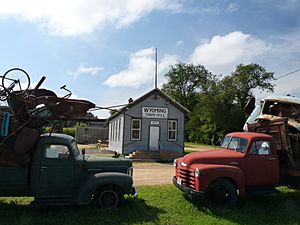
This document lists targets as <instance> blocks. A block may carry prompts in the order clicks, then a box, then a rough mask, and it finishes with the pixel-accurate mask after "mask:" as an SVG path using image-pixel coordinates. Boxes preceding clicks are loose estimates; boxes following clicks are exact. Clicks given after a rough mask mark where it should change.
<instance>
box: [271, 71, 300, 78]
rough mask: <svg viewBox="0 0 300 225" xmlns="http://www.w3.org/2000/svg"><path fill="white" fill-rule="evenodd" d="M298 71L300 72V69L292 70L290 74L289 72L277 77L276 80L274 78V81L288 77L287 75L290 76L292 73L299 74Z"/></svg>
mask: <svg viewBox="0 0 300 225" xmlns="http://www.w3.org/2000/svg"><path fill="white" fill-rule="evenodd" d="M299 71H300V69H296V70H294V71H292V72H289V73H287V74H284V75H282V76H279V77H277V78H275V79H276V80H279V79H280V78H283V77H287V76H289V75H291V74H293V73H296V72H299Z"/></svg>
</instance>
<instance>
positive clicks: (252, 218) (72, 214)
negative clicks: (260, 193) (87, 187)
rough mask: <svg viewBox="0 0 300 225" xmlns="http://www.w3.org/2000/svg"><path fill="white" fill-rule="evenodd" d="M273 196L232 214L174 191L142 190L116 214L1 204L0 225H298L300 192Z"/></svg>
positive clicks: (18, 201)
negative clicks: (213, 211) (206, 206)
mask: <svg viewBox="0 0 300 225" xmlns="http://www.w3.org/2000/svg"><path fill="white" fill-rule="evenodd" d="M280 190H281V191H282V193H281V194H279V195H276V196H268V197H260V198H251V199H246V200H242V201H240V202H239V204H238V206H237V208H236V209H234V210H224V211H220V212H215V213H212V212H211V211H209V210H207V209H203V208H201V207H200V206H199V205H198V204H197V203H196V202H193V203H192V201H190V200H189V199H188V198H186V197H185V195H183V194H182V193H181V192H180V191H179V190H177V189H176V188H175V187H173V186H172V185H166V186H151V187H140V188H139V189H138V191H139V197H138V198H137V199H133V198H130V197H128V198H127V199H126V202H125V203H124V205H123V207H122V208H120V209H111V210H99V209H95V208H93V207H91V206H85V207H67V208H66V207H56V208H53V207H51V208H43V207H42V208H32V207H31V206H29V205H28V204H29V202H30V200H31V199H30V198H0V207H1V209H0V217H1V222H0V224H6V225H9V224H17V225H24V224H30V225H31V224H34V225H38V224H45V225H46V224H49V225H54V224H55V225H59V224H64V225H68V224H76V225H92V224H93V225H94V224H118V225H125V224H172V225H175V224H178V225H184V224H187V225H192V224H195V225H196V224H197V225H199V224H201V225H202V224H222V225H223V224H251V225H252V224H300V214H299V209H300V192H298V191H290V190H288V189H286V188H284V187H282V188H280Z"/></svg>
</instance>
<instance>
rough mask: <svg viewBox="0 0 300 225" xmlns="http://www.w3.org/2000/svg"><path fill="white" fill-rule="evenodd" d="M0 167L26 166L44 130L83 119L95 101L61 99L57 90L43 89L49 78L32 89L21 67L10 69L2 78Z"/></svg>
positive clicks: (68, 95)
mask: <svg viewBox="0 0 300 225" xmlns="http://www.w3.org/2000/svg"><path fill="white" fill-rule="evenodd" d="M1 79H2V83H1V85H0V101H2V102H6V106H0V128H1V130H0V131H1V132H0V165H3V164H5V165H24V164H26V162H27V161H28V160H29V157H30V151H32V149H34V146H35V145H36V143H37V141H38V139H39V137H40V134H42V133H43V127H44V126H46V125H47V124H48V125H49V124H51V125H52V131H55V128H56V127H57V126H56V125H57V124H59V122H60V121H62V120H80V118H82V116H85V115H86V114H87V111H88V110H89V109H91V108H95V105H94V104H93V103H92V102H89V101H86V100H78V99H70V98H69V97H70V96H71V92H70V91H69V90H67V89H66V87H65V86H63V87H61V89H64V90H66V91H68V92H69V93H68V94H67V95H66V96H64V97H58V96H57V95H56V94H55V93H54V92H53V91H51V90H47V89H42V88H40V86H41V85H42V83H43V82H44V81H45V79H46V77H42V78H41V80H40V81H39V82H38V84H37V85H36V86H35V87H34V88H33V89H31V88H30V77H29V75H28V74H27V73H26V71H24V70H22V69H20V68H13V69H10V70H8V71H7V72H6V73H5V74H4V75H3V76H0V81H1Z"/></svg>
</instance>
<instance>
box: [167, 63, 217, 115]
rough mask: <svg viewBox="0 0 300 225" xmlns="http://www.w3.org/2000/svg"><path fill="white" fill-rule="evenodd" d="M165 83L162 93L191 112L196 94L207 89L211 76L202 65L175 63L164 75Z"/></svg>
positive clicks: (195, 101)
mask: <svg viewBox="0 0 300 225" xmlns="http://www.w3.org/2000/svg"><path fill="white" fill-rule="evenodd" d="M165 77H166V79H167V83H166V84H164V85H163V87H162V91H163V92H165V93H166V94H168V95H169V96H171V97H172V98H173V99H175V100H176V101H177V102H179V103H180V104H181V105H183V106H185V107H186V108H187V109H189V110H192V109H193V108H194V106H195V105H196V103H197V94H198V93H199V92H200V91H205V90H206V89H208V87H209V83H210V81H212V80H213V75H212V74H211V73H210V72H208V71H207V70H206V69H205V67H204V66H202V65H193V64H185V63H177V64H176V65H175V66H171V69H170V70H169V72H168V73H167V74H166V75H165Z"/></svg>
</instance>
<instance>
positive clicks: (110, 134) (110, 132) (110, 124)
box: [109, 123, 112, 141]
mask: <svg viewBox="0 0 300 225" xmlns="http://www.w3.org/2000/svg"><path fill="white" fill-rule="evenodd" d="M109 140H110V141H112V123H109Z"/></svg>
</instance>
